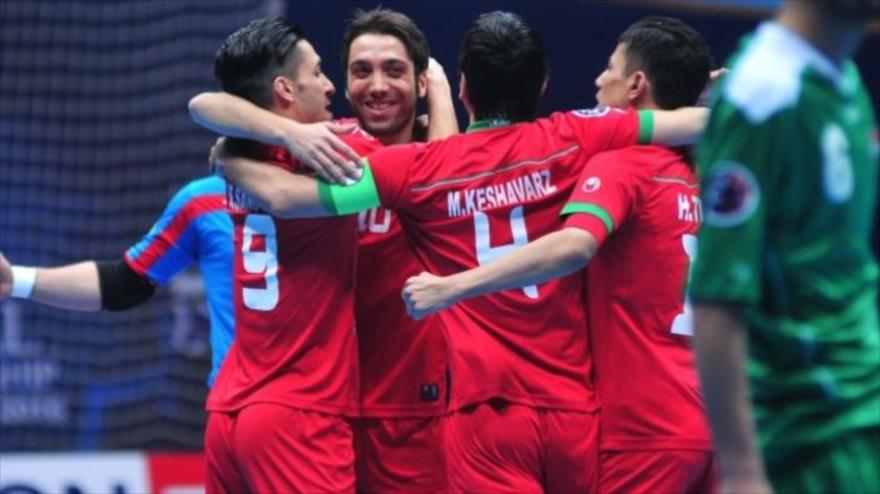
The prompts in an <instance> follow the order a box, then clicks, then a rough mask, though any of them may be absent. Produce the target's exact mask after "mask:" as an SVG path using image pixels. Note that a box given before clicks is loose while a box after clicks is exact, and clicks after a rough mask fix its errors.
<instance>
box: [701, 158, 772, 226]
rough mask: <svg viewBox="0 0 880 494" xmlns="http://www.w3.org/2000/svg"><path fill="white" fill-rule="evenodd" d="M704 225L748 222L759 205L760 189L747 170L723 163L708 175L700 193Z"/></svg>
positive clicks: (729, 163)
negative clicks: (701, 195) (701, 193)
mask: <svg viewBox="0 0 880 494" xmlns="http://www.w3.org/2000/svg"><path fill="white" fill-rule="evenodd" d="M703 197H704V200H703V211H704V218H705V221H706V223H707V224H709V225H712V226H716V227H721V228H729V227H733V226H737V225H740V224H742V223H744V222H745V221H746V220H748V219H749V218H750V217H751V216H752V215H753V214H754V213H755V211H756V210H757V209H758V205H759V204H760V202H761V189H760V188H759V187H758V181H757V180H756V179H755V175H754V174H753V173H752V171H751V170H749V169H748V168H746V167H745V166H743V165H741V164H739V163H736V162H733V161H725V162H722V163H719V164H718V166H716V167H715V169H714V170H712V172H711V173H710V175H709V177H708V180H707V183H706V189H705V192H704V194H703Z"/></svg>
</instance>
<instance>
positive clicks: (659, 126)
mask: <svg viewBox="0 0 880 494" xmlns="http://www.w3.org/2000/svg"><path fill="white" fill-rule="evenodd" d="M640 118H641V119H642V122H641V127H642V133H647V134H648V135H649V136H650V138H649V139H647V141H648V142H650V143H652V144H660V145H663V146H670V147H675V146H684V145H688V144H694V143H696V142H697V141H698V140H699V138H700V136H701V135H702V134H703V129H704V128H705V127H706V120H708V118H709V109H708V108H702V107H687V108H679V109H677V110H650V113H647V112H645V111H643V112H640ZM640 140H642V139H640Z"/></svg>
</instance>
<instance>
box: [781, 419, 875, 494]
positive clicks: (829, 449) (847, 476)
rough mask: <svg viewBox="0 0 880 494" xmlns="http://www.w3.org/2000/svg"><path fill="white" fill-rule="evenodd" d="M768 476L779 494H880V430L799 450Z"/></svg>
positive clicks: (856, 433)
mask: <svg viewBox="0 0 880 494" xmlns="http://www.w3.org/2000/svg"><path fill="white" fill-rule="evenodd" d="M767 474H768V475H769V476H770V483H771V484H772V485H773V489H774V490H775V491H776V494H812V493H816V494H819V493H846V494H877V493H880V428H873V429H865V430H861V431H858V432H854V433H852V434H849V435H847V436H844V437H842V438H840V439H839V440H835V441H834V442H832V443H827V444H823V445H821V446H819V445H816V446H812V447H804V448H802V449H799V450H798V451H797V453H796V454H795V455H793V457H790V458H788V459H787V460H786V461H782V462H779V463H777V464H768V465H767Z"/></svg>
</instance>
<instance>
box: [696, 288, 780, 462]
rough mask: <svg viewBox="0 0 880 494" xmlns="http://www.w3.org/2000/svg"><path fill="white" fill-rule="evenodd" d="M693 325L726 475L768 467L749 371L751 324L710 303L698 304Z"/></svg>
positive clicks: (705, 390) (709, 410)
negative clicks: (759, 437) (758, 433)
mask: <svg viewBox="0 0 880 494" xmlns="http://www.w3.org/2000/svg"><path fill="white" fill-rule="evenodd" d="M694 325H695V331H694V346H695V349H696V356H697V366H698V368H699V371H700V381H701V383H702V389H703V396H704V398H705V401H706V407H707V409H708V413H709V422H710V425H711V427H712V435H713V438H714V441H715V450H716V453H717V455H718V459H719V463H720V467H721V472H722V475H723V476H728V475H729V476H733V477H736V476H744V475H748V476H753V474H758V473H759V472H763V465H762V459H761V453H760V450H759V446H758V442H757V436H756V433H755V425H754V420H753V417H752V406H751V402H750V399H749V383H748V377H747V376H746V372H745V362H746V358H747V356H746V343H747V334H746V329H745V328H744V327H743V326H742V324H741V323H740V322H739V321H738V320H737V318H736V315H735V314H734V313H733V312H732V311H731V310H729V309H728V308H726V307H724V306H720V305H711V304H710V305H707V304H699V305H697V306H696V307H695V308H694ZM762 476H763V475H762Z"/></svg>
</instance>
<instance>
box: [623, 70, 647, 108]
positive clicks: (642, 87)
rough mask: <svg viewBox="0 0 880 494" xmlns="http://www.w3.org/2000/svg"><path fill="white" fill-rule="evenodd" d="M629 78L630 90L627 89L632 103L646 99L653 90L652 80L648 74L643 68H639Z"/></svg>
mask: <svg viewBox="0 0 880 494" xmlns="http://www.w3.org/2000/svg"><path fill="white" fill-rule="evenodd" d="M629 79H630V83H629V90H628V91H627V99H629V101H630V103H634V102H638V101H640V100H642V99H644V97H645V96H646V95H647V94H648V93H649V92H650V90H651V81H649V80H648V76H646V75H645V73H644V72H642V71H641V70H637V71H635V72H633V74H632V75H631V76H630V77H629Z"/></svg>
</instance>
